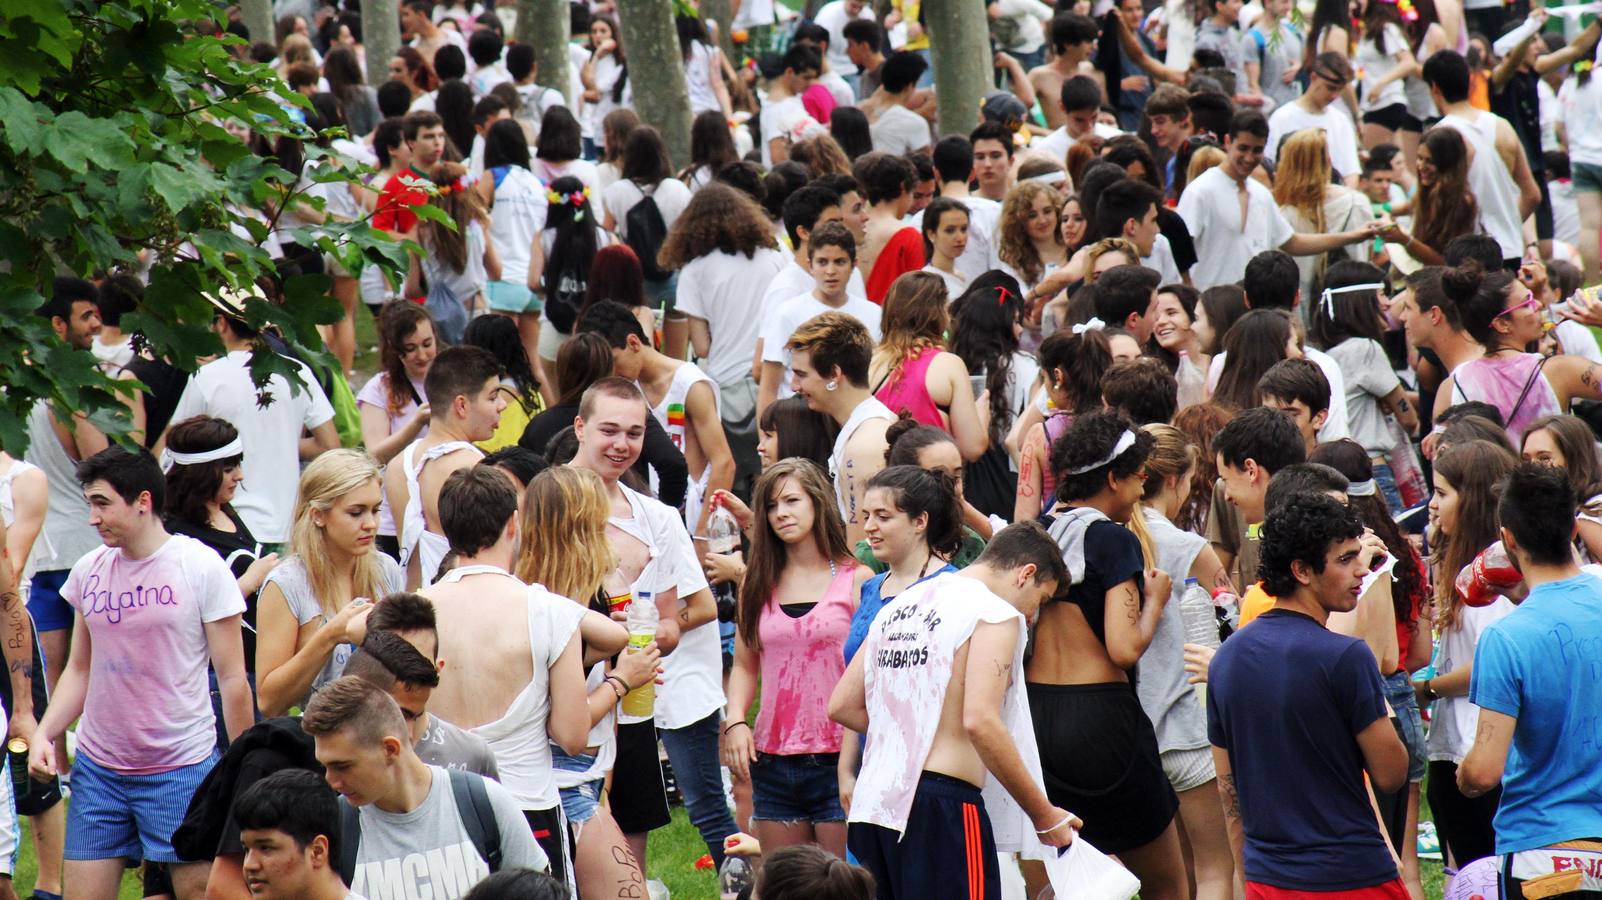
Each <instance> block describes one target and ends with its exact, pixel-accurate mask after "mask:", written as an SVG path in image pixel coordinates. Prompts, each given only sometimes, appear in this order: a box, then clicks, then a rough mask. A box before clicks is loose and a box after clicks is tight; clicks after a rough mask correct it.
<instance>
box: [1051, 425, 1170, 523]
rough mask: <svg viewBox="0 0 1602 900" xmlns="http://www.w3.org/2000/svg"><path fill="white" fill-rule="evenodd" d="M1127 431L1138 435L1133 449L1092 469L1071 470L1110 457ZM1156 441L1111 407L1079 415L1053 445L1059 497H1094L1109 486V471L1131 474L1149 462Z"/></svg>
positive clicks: (1053, 469) (1068, 499)
mask: <svg viewBox="0 0 1602 900" xmlns="http://www.w3.org/2000/svg"><path fill="white" fill-rule="evenodd" d="M1126 431H1127V432H1130V433H1132V434H1134V435H1135V442H1134V443H1133V444H1131V445H1130V446H1129V449H1127V450H1125V451H1124V452H1122V453H1120V454H1118V456H1116V457H1114V458H1113V459H1112V460H1110V461H1109V462H1106V463H1103V464H1101V465H1099V466H1096V467H1095V468H1093V469H1090V470H1088V471H1085V472H1077V473H1072V472H1070V471H1069V470H1071V469H1078V468H1082V467H1084V466H1088V465H1090V464H1092V463H1094V462H1096V461H1097V460H1100V459H1106V458H1107V455H1108V454H1110V453H1112V451H1113V448H1114V447H1116V446H1117V444H1118V441H1119V439H1120V438H1122V437H1123V435H1124V432H1126ZM1155 443H1156V439H1155V438H1153V437H1152V436H1151V435H1150V434H1148V433H1147V432H1145V431H1142V430H1140V429H1138V428H1136V427H1135V425H1134V423H1132V422H1130V421H1129V419H1127V418H1125V417H1124V416H1123V415H1121V414H1119V413H1116V412H1113V411H1111V410H1101V411H1099V412H1092V413H1086V414H1084V415H1081V416H1079V417H1078V418H1076V419H1074V421H1073V424H1072V425H1069V426H1068V430H1067V431H1066V432H1064V433H1063V436H1062V437H1060V438H1058V439H1057V441H1056V443H1054V444H1052V445H1051V472H1052V475H1053V477H1055V479H1056V481H1057V499H1058V500H1061V501H1063V502H1064V503H1072V502H1073V501H1075V500H1086V499H1089V498H1091V497H1094V496H1095V495H1096V494H1098V493H1100V492H1101V491H1102V489H1103V488H1105V487H1106V486H1107V475H1108V474H1109V473H1110V474H1111V475H1112V476H1113V477H1114V478H1128V477H1129V476H1131V475H1133V474H1135V473H1136V472H1138V471H1140V468H1141V467H1142V466H1144V465H1145V464H1146V457H1148V456H1150V455H1151V450H1152V446H1153V445H1154V444H1155Z"/></svg>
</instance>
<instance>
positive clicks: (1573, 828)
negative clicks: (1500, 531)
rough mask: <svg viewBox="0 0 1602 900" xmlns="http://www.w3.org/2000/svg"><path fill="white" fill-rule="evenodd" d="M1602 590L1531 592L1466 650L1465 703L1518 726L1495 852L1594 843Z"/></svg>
mask: <svg viewBox="0 0 1602 900" xmlns="http://www.w3.org/2000/svg"><path fill="white" fill-rule="evenodd" d="M1598 685H1602V581H1599V580H1598V579H1597V578H1596V577H1595V576H1592V575H1579V576H1576V577H1574V578H1566V579H1564V580H1562V581H1553V582H1549V583H1547V584H1542V585H1537V586H1536V587H1534V588H1532V589H1531V590H1530V595H1529V597H1527V598H1526V599H1525V601H1524V602H1523V603H1522V604H1520V605H1519V608H1518V609H1516V610H1514V611H1513V612H1511V613H1509V614H1508V615H1507V616H1505V617H1503V618H1501V619H1499V620H1497V621H1496V622H1494V623H1493V624H1492V625H1491V626H1490V627H1488V628H1486V629H1485V633H1484V634H1482V635H1480V643H1479V645H1478V646H1477V647H1476V648H1475V650H1474V672H1473V675H1472V677H1471V680H1470V682H1469V701H1470V702H1472V703H1473V704H1474V705H1475V706H1478V707H1480V708H1482V709H1488V710H1491V711H1493V712H1499V713H1502V714H1503V715H1508V716H1513V717H1514V718H1516V719H1518V726H1517V727H1516V728H1515V729H1514V730H1513V746H1512V749H1510V750H1509V751H1508V754H1507V768H1506V769H1504V770H1503V774H1502V801H1501V805H1500V806H1498V807H1497V810H1496V821H1495V824H1496V852H1497V853H1516V852H1518V851H1520V850H1533V849H1536V848H1538V847H1547V846H1550V845H1552V844H1556V843H1558V842H1560V841H1567V840H1574V839H1576V838H1585V837H1596V836H1598V835H1602V799H1599V798H1602V766H1598V765H1597V759H1598V757H1599V756H1602V690H1598Z"/></svg>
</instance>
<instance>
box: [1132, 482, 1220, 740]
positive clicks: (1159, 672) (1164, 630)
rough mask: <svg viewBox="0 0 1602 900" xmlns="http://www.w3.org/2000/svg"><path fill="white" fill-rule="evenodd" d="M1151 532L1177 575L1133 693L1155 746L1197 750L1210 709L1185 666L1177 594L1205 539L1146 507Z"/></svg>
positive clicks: (1161, 564)
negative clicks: (1205, 707)
mask: <svg viewBox="0 0 1602 900" xmlns="http://www.w3.org/2000/svg"><path fill="white" fill-rule="evenodd" d="M1142 512H1143V514H1144V518H1145V522H1146V531H1147V533H1149V534H1150V535H1151V541H1152V545H1153V550H1154V551H1155V554H1156V567H1157V568H1159V569H1161V570H1163V571H1164V572H1167V573H1168V577H1169V578H1171V579H1173V583H1174V584H1173V588H1172V590H1171V592H1170V594H1169V600H1168V605H1167V606H1165V607H1163V614H1162V617H1161V618H1159V619H1158V620H1157V631H1156V632H1155V633H1154V634H1153V635H1152V639H1151V643H1150V644H1148V645H1147V646H1146V652H1145V653H1143V654H1141V657H1140V678H1139V679H1138V680H1137V681H1136V682H1135V693H1136V694H1138V695H1139V696H1140V705H1141V708H1142V709H1144V710H1145V711H1146V718H1148V719H1150V720H1151V724H1152V728H1153V729H1155V730H1156V732H1157V749H1159V750H1161V751H1162V752H1164V753H1167V752H1168V751H1170V750H1199V749H1201V748H1203V747H1206V746H1207V713H1206V711H1205V710H1203V709H1202V705H1201V704H1200V703H1197V702H1196V696H1195V693H1194V692H1193V691H1192V689H1191V686H1190V682H1189V680H1188V679H1189V677H1190V676H1189V674H1188V673H1186V672H1185V621H1184V613H1182V612H1181V611H1180V608H1179V600H1180V597H1182V596H1183V595H1184V593H1185V578H1186V577H1187V576H1189V575H1190V570H1191V567H1192V566H1194V565H1195V564H1196V556H1197V554H1199V553H1201V551H1202V548H1203V547H1206V546H1207V539H1206V538H1204V537H1202V536H1201V535H1198V534H1192V533H1190V532H1188V531H1182V530H1180V529H1179V528H1177V527H1175V526H1174V524H1173V523H1172V522H1170V521H1168V519H1167V518H1165V517H1164V516H1163V514H1162V513H1159V512H1157V511H1156V510H1154V509H1151V508H1146V509H1144V510H1142Z"/></svg>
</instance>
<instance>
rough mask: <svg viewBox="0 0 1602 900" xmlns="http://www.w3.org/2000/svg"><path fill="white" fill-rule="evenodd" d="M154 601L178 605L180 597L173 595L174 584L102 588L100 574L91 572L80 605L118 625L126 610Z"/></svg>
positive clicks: (94, 614)
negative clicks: (115, 588) (118, 589)
mask: <svg viewBox="0 0 1602 900" xmlns="http://www.w3.org/2000/svg"><path fill="white" fill-rule="evenodd" d="M152 603H156V604H160V605H161V606H177V605H178V599H177V598H176V597H174V596H173V592H172V585H170V584H159V585H143V584H139V585H134V587H133V589H132V590H126V591H117V592H116V593H113V592H112V591H110V590H101V580H100V574H99V573H98V572H94V573H90V574H89V576H88V577H87V578H86V579H85V583H84V588H83V605H82V606H81V607H80V608H81V609H83V610H84V614H85V615H88V616H99V615H103V616H105V618H106V621H107V622H109V623H111V624H112V625H116V624H118V623H120V622H121V621H122V614H123V611H124V610H136V609H143V608H145V607H146V606H149V605H150V604H152Z"/></svg>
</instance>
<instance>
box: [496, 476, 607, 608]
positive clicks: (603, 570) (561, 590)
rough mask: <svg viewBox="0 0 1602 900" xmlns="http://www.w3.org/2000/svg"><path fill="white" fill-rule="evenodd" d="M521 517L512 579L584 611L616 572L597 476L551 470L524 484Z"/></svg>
mask: <svg viewBox="0 0 1602 900" xmlns="http://www.w3.org/2000/svg"><path fill="white" fill-rule="evenodd" d="M521 515H522V516H523V521H522V523H521V525H522V527H521V529H520V532H521V533H520V534H519V536H518V539H517V563H516V565H515V566H514V568H515V569H516V572H515V573H514V574H516V575H517V577H518V579H519V580H521V581H525V582H527V583H529V584H538V585H542V586H544V587H545V589H546V590H548V591H550V592H551V593H553V594H560V595H562V596H563V597H568V598H570V599H572V600H574V601H576V602H578V603H581V604H586V605H587V604H588V603H589V602H590V597H592V596H594V594H595V592H596V591H598V590H600V588H601V580H602V579H604V578H605V577H606V576H607V573H609V572H611V571H612V570H613V569H615V568H617V554H616V553H615V552H614V551H613V549H612V543H611V542H610V541H608V540H607V538H606V520H607V518H608V517H609V516H610V515H611V502H610V501H609V500H608V499H607V496H606V485H604V484H603V483H602V482H601V476H599V475H596V474H595V473H594V472H591V471H590V470H588V469H580V468H577V467H574V466H552V467H551V468H549V469H546V470H545V471H543V472H541V473H540V474H538V475H536V476H534V480H533V481H531V482H529V484H528V488H527V489H526V490H525V491H524V492H523V511H522V513H521Z"/></svg>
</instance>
